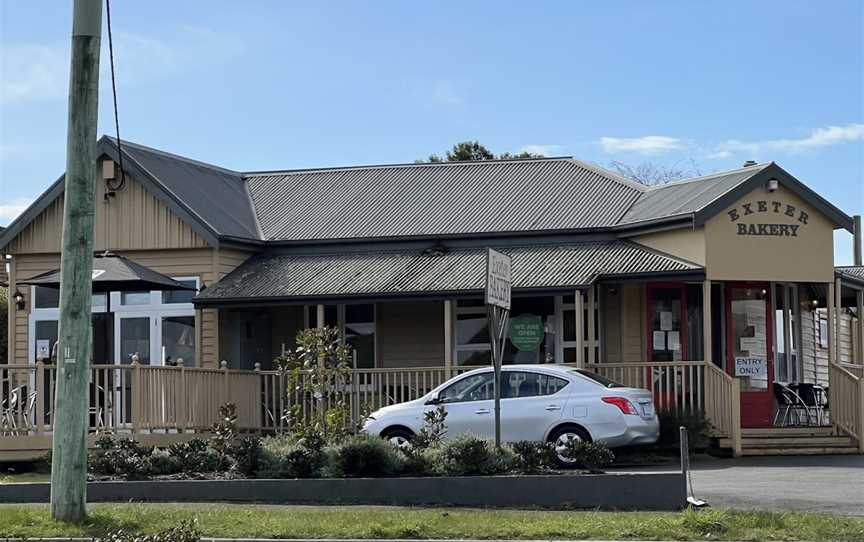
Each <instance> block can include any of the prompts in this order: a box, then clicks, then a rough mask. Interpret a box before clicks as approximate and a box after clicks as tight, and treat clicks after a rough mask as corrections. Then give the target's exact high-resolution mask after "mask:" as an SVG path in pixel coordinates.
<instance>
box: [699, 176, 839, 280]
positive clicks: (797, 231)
mask: <svg viewBox="0 0 864 542" xmlns="http://www.w3.org/2000/svg"><path fill="white" fill-rule="evenodd" d="M760 202H761V203H760ZM746 204H749V205H750V211H751V212H750V213H749V214H748V212H747V211H748V210H747V208H746V207H744V206H745V205H746ZM790 206H791V208H790ZM760 207H761V210H760ZM787 212H788V214H787ZM802 212H803V213H804V215H802V214H801V213H802ZM790 215H791V216H790ZM760 224H761V225H762V226H760ZM741 228H744V229H745V231H747V232H748V233H763V235H749V234H748V235H741V234H739V231H740V229H741ZM760 228H761V229H760ZM766 233H770V234H773V235H764V234H766ZM793 233H794V236H793V235H792V234H793ZM705 241H706V245H705V246H706V252H705V255H706V257H705V262H706V272H707V275H708V278H709V279H711V280H754V281H755V280H761V281H778V282H830V281H831V280H833V278H834V226H833V224H832V223H831V222H830V221H829V220H828V219H827V218H826V217H825V216H823V215H822V214H820V213H819V212H818V211H817V210H816V209H814V208H813V207H812V206H810V205H809V204H807V203H805V202H804V201H803V200H802V199H801V198H799V197H798V196H797V195H795V194H794V193H792V192H791V191H789V190H788V189H786V188H784V187H783V186H782V185H781V186H780V187H779V188H778V189H777V191H775V192H773V193H769V192H768V191H766V190H765V189H764V188H763V187H760V188H757V189H756V190H754V191H753V192H751V193H750V194H748V195H746V196H744V197H743V198H741V199H740V200H738V201H737V202H735V203H734V204H733V205H730V206H729V207H728V208H727V209H725V210H724V211H723V212H721V213H719V214H717V215H716V216H714V217H713V218H711V219H710V220H709V221H708V222H707V223H706V224H705Z"/></svg>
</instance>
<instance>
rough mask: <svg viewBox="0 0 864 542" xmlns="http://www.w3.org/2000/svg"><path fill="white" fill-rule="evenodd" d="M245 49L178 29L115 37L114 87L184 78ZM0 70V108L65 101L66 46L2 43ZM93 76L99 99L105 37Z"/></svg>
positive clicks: (104, 80)
mask: <svg viewBox="0 0 864 542" xmlns="http://www.w3.org/2000/svg"><path fill="white" fill-rule="evenodd" d="M245 48H246V46H245V45H244V44H243V43H242V42H241V41H239V39H237V37H235V36H230V35H224V34H218V33H216V32H213V31H211V30H208V29H202V28H195V27H186V26H184V27H180V28H177V29H175V30H173V31H171V32H170V33H169V34H168V35H166V36H159V37H156V36H151V35H144V34H137V33H132V32H115V33H114V68H115V73H116V76H117V84H118V85H120V86H123V85H127V86H128V85H132V84H142V83H145V82H150V81H156V80H159V79H164V78H170V77H176V76H185V75H186V74H187V73H188V72H189V71H190V67H195V68H200V67H202V66H207V65H212V64H216V63H220V62H223V61H225V59H228V58H230V57H233V56H236V55H237V54H240V53H241V52H242V51H244V50H245ZM0 66H3V77H2V79H0V103H3V104H20V103H27V102H39V101H46V100H59V99H63V100H65V99H66V96H67V92H68V88H69V44H68V43H66V42H63V43H53V44H36V43H3V45H2V47H0ZM99 72H100V74H99V78H100V86H101V89H100V91H101V92H102V93H103V94H104V93H106V92H107V91H108V90H109V89H110V86H109V85H110V84H111V64H110V61H109V56H108V39H107V36H106V37H103V39H102V50H101V53H100V59H99Z"/></svg>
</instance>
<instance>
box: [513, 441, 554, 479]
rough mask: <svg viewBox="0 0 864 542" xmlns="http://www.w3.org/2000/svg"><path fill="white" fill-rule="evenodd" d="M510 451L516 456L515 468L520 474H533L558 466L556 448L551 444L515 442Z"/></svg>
mask: <svg viewBox="0 0 864 542" xmlns="http://www.w3.org/2000/svg"><path fill="white" fill-rule="evenodd" d="M510 449H511V450H513V454H514V458H513V468H515V469H516V470H518V471H519V472H523V473H526V474H533V473H538V472H543V471H545V470H548V469H552V468H554V467H555V466H556V462H555V448H554V447H553V446H552V444H551V443H549V442H535V441H531V440H523V441H520V442H514V443H513V444H512V445H511V446H510Z"/></svg>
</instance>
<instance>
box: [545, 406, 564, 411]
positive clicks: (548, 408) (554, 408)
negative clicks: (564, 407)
mask: <svg viewBox="0 0 864 542" xmlns="http://www.w3.org/2000/svg"><path fill="white" fill-rule="evenodd" d="M546 410H548V411H549V412H553V411H555V410H561V407H560V406H558V405H549V406H547V407H546Z"/></svg>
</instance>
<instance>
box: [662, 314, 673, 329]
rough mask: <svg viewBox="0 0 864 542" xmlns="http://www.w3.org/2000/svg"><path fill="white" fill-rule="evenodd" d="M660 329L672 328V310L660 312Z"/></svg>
mask: <svg viewBox="0 0 864 542" xmlns="http://www.w3.org/2000/svg"><path fill="white" fill-rule="evenodd" d="M660 329H662V330H663V331H671V330H672V311H661V312H660Z"/></svg>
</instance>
